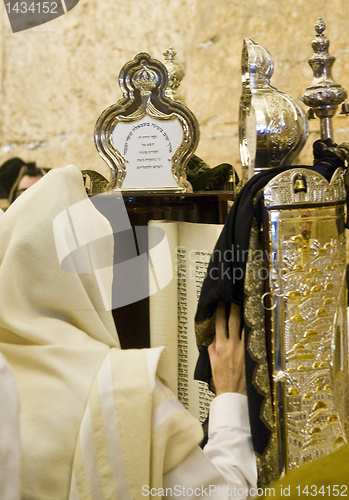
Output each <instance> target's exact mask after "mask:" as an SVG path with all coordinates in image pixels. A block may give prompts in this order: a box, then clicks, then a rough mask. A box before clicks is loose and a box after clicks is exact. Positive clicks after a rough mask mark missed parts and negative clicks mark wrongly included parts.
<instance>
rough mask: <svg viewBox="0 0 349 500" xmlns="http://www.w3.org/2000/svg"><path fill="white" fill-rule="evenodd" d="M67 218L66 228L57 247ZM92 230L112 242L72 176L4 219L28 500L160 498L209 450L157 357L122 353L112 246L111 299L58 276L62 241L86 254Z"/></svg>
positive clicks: (5, 304)
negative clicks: (165, 481) (174, 473)
mask: <svg viewBox="0 0 349 500" xmlns="http://www.w3.org/2000/svg"><path fill="white" fill-rule="evenodd" d="M82 201H83V202H84V206H85V207H86V211H85V210H84V211H83V212H82V213H80V214H79V217H78V219H79V220H78V222H79V224H78V225H76V222H77V219H74V217H75V216H74V208H73V207H76V206H77V205H76V204H78V203H79V202H82ZM65 213H66V215H64V214H65ZM62 214H63V215H64V218H65V220H66V221H67V224H65V222H64V221H63V222H64V223H63V224H61V225H60V226H59V228H60V230H61V233H62V234H61V235H60V234H58V235H57V233H56V235H54V231H53V223H54V222H53V221H54V220H56V221H57V220H61V219H62V220H63V218H62V217H63V216H62ZM84 214H89V216H88V218H87V217H85V216H84ZM57 216H60V217H61V219H57ZM91 220H93V223H91ZM82 228H83V229H82ZM72 229H73V232H72ZM94 229H95V230H96V233H98V234H99V235H100V234H102V235H105V234H109V235H111V234H112V230H111V227H110V224H109V223H108V221H107V220H106V219H105V218H104V217H103V216H102V215H100V214H99V212H98V211H97V210H96V209H95V208H94V207H93V205H92V203H91V202H90V201H89V200H88V199H87V197H86V193H85V190H84V187H83V182H82V176H81V173H80V171H79V170H78V169H77V168H76V167H74V166H68V167H65V168H62V169H55V170H52V171H51V172H49V173H48V174H47V175H46V176H45V177H43V178H42V179H41V180H40V181H38V182H37V183H36V184H35V185H34V186H32V187H31V188H30V189H28V190H27V191H26V192H24V193H23V194H22V195H21V196H20V197H19V198H18V200H16V201H15V202H14V203H13V204H12V205H11V206H10V208H9V209H8V210H7V211H6V213H5V214H4V215H3V216H2V217H1V218H0V234H1V241H0V351H2V352H3V354H4V355H5V357H6V359H7V360H8V362H9V364H10V366H11V369H12V371H13V374H14V377H15V380H16V384H17V388H18V392H19V397H20V403H21V416H20V424H21V438H22V474H21V479H22V499H25V500H65V499H67V500H68V499H69V498H71V499H76V498H79V499H80V500H88V499H97V498H98V499H101V498H105V499H119V498H120V499H122V500H124V499H126V498H132V499H135V500H138V499H139V498H142V490H141V488H142V486H143V483H144V484H145V485H146V486H151V485H152V484H154V485H155V486H156V487H158V486H159V485H160V486H161V482H162V474H163V473H164V472H167V471H168V470H170V469H171V468H173V467H175V466H176V465H178V464H179V463H180V462H181V461H182V460H183V459H184V458H185V456H187V455H188V454H189V453H190V451H191V450H192V449H193V448H194V447H195V445H196V444H197V443H198V442H199V441H200V438H201V426H200V424H199V422H197V421H196V420H195V419H193V418H192V417H191V416H190V415H189V413H187V412H186V411H185V410H184V409H183V408H182V407H179V406H178V404H179V403H178V402H177V400H176V399H175V397H174V395H173V393H172V391H171V382H170V381H169V377H168V375H167V374H166V370H165V364H166V363H165V361H164V359H163V355H162V354H161V351H160V350H147V349H145V350H139V351H133V350H131V351H121V350H120V348H119V340H118V337H117V333H116V331H115V326H114V322H113V318H112V315H111V313H110V311H106V310H105V297H106V296H107V295H108V293H109V292H110V291H111V281H112V264H113V240H112V237H110V238H104V239H103V241H104V245H103V248H100V251H102V252H104V253H105V258H107V261H108V262H109V267H108V265H106V267H105V269H103V270H102V271H103V273H104V276H103V278H104V285H105V284H106V283H107V285H105V288H104V290H103V297H102V295H101V289H100V277H101V276H100V275H98V273H94V272H85V273H80V274H78V273H77V272H67V271H64V270H63V269H62V268H61V267H60V260H59V258H58V256H57V250H56V243H57V241H58V240H59V241H60V243H62V241H63V243H64V241H67V242H68V243H67V245H68V247H69V245H70V246H74V245H76V246H79V245H81V246H83V245H82V242H83V240H84V237H85V236H84V234H83V233H84V231H85V232H86V233H88V237H86V238H85V239H86V240H87V241H88V240H89V238H90V241H91V234H90V233H91V231H93V230H94ZM55 237H56V241H55ZM57 238H58V240H57ZM69 238H70V239H69ZM86 247H87V248H88V245H86ZM69 248H70V247H69ZM69 248H68V250H69ZM90 250H91V249H90ZM87 253H88V251H87ZM89 255H90V256H91V252H90V253H89ZM109 285H110V290H109V291H108V290H107V288H108V286H109ZM156 373H157V377H158V379H159V380H161V384H159V382H156V380H157V377H156ZM73 469H74V476H72V473H73ZM101 491H103V495H102V494H101Z"/></svg>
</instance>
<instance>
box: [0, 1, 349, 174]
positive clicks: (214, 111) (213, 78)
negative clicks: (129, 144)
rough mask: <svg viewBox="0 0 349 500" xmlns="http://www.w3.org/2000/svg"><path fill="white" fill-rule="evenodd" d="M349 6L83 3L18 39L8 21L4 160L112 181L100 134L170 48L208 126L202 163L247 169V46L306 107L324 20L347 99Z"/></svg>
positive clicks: (0, 139)
mask: <svg viewBox="0 0 349 500" xmlns="http://www.w3.org/2000/svg"><path fill="white" fill-rule="evenodd" d="M348 14H349V4H348V3H347V2H346V1H344V0H333V1H331V2H328V1H327V0H308V1H305V0H295V1H294V2H284V1H280V0H268V1H266V0H260V1H259V2H255V1H252V0H246V1H245V2H241V1H239V2H238V1H237V0H218V1H217V0H186V1H185V0H178V1H176V2H173V1H172V2H171V1H170V0H134V1H132V2H122V1H121V0H115V1H110V0H98V1H97V0H80V2H79V4H78V5H77V6H76V7H75V8H74V9H72V10H71V11H70V12H69V13H67V14H66V15H64V16H62V17H60V18H58V19H56V20H54V21H51V22H50V23H47V24H45V25H42V26H39V27H37V28H32V29H30V30H27V31H24V32H20V33H17V34H13V33H12V32H11V29H10V24H9V21H8V19H7V16H6V12H5V10H4V9H1V13H0V16H1V18H0V26H1V38H0V44H1V47H0V67H1V72H0V91H1V113H0V127H1V136H0V151H1V152H2V154H1V157H0V162H2V161H5V160H6V159H7V158H9V157H12V156H14V155H18V156H21V157H23V158H24V159H25V160H36V161H38V163H39V164H41V165H46V166H52V167H58V166H61V165H64V164H66V163H75V164H77V165H78V166H79V167H80V168H96V169H98V170H99V171H100V172H101V173H103V174H104V175H108V168H107V166H106V165H105V164H104V162H103V161H102V160H101V159H100V157H99V156H98V154H97V152H96V150H95V147H94V143H93V131H94V125H95V122H96V120H97V118H98V116H99V114H100V113H101V112H102V111H103V110H104V109H105V108H106V107H107V106H110V105H111V104H113V103H115V102H116V101H117V100H118V99H119V98H120V97H121V91H120V89H119V85H118V75H119V71H120V69H121V67H122V66H123V64H124V63H125V62H127V61H128V60H130V59H132V58H133V57H134V56H135V55H136V54H137V53H138V52H141V51H146V52H148V53H150V54H151V55H152V56H153V57H155V58H158V59H160V60H162V58H163V56H162V52H163V51H164V50H166V49H167V48H168V47H169V46H170V45H173V46H174V48H175V49H176V50H177V53H178V55H177V60H178V62H180V63H181V64H182V65H183V66H184V67H185V70H186V76H185V78H184V80H183V83H182V85H181V88H180V91H181V93H182V95H184V97H185V99H186V103H187V105H188V106H189V107H190V108H191V109H192V111H193V112H194V113H195V115H196V116H197V118H198V121H199V123H200V129H201V140H200V144H199V147H198V150H197V154H198V155H199V156H201V157H202V158H203V159H204V160H205V161H206V162H207V163H208V164H209V165H211V166H215V165H217V164H219V163H223V162H229V163H232V164H234V166H235V167H236V168H237V170H238V171H240V170H241V167H240V160H239V140H238V108H239V99H240V93H241V69H240V59H241V48H242V43H243V39H244V38H245V37H251V38H253V39H254V40H255V41H256V42H257V43H259V44H261V45H263V46H264V47H265V48H267V49H268V50H269V51H270V52H271V54H272V56H273V58H274V61H275V71H274V76H273V78H272V82H271V83H272V85H274V86H275V87H277V88H278V89H279V90H282V91H284V92H287V93H289V94H291V95H293V97H295V98H296V99H299V97H300V95H301V94H302V93H303V92H304V91H305V89H306V87H307V86H308V85H309V84H310V83H311V81H312V72H311V69H310V67H309V66H308V63H307V60H308V58H309V57H310V56H311V54H312V50H311V40H312V39H313V37H314V34H315V32H314V29H313V26H314V23H315V22H316V20H317V18H318V17H319V15H322V16H323V18H324V20H325V22H326V25H327V30H326V34H327V35H328V37H329V38H330V40H331V46H330V50H331V53H332V54H333V55H334V56H335V57H336V58H337V62H336V63H335V66H334V71H333V74H334V77H335V79H336V80H337V81H338V82H339V83H341V84H342V85H343V86H344V87H347V88H348V89H349V58H348V52H349V43H348V38H349V35H348V30H347V25H346V24H347V18H348ZM318 130H319V127H318V123H315V122H314V123H311V124H310V135H309V139H308V143H307V145H306V147H305V148H304V150H303V151H302V152H301V154H300V155H299V158H298V159H297V161H299V162H300V163H306V164H308V163H311V162H312V152H311V150H312V141H313V140H315V139H316V138H318ZM348 131H349V118H347V117H342V116H341V117H338V118H336V120H335V138H336V140H337V142H342V141H345V140H348V141H349V136H348Z"/></svg>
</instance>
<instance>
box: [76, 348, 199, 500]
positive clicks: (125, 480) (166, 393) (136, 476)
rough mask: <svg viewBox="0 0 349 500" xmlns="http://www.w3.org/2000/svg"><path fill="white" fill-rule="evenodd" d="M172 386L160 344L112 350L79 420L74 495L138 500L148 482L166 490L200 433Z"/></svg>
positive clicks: (100, 499) (86, 499)
mask: <svg viewBox="0 0 349 500" xmlns="http://www.w3.org/2000/svg"><path fill="white" fill-rule="evenodd" d="M171 388H173V381H171V378H170V376H169V374H168V371H167V361H166V357H165V356H164V353H163V348H155V349H141V350H124V351H123V350H120V349H117V348H113V349H111V350H110V351H109V353H108V354H107V356H106V358H105V359H104V361H103V363H102V366H101V368H100V370H99V372H98V374H97V377H96V379H95V381H94V383H93V385H92V389H91V392H90V395H89V400H88V404H87V406H86V409H85V413H84V416H83V420H82V422H81V426H80V431H79V436H78V440H77V443H76V447H75V455H74V463H73V472H72V479H71V486H70V495H69V500H131V499H134V500H139V499H140V498H143V496H144V493H143V495H142V491H143V492H144V491H145V490H142V488H143V487H146V488H156V489H159V488H161V486H162V477H163V474H164V473H166V472H168V471H169V470H171V469H172V468H174V467H176V466H177V465H178V464H179V463H181V462H182V461H183V460H184V458H185V457H186V456H187V455H188V454H189V453H190V452H191V451H192V450H193V448H194V447H195V446H196V445H197V444H198V443H199V442H200V440H201V438H202V430H201V426H200V424H199V422H198V421H197V420H196V419H195V418H194V417H192V416H191V415H190V414H189V413H188V412H187V411H186V410H185V409H184V407H183V406H182V405H181V403H180V402H179V401H178V399H177V398H176V397H175V395H174V393H173V391H172V390H171Z"/></svg>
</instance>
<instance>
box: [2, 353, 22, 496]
mask: <svg viewBox="0 0 349 500" xmlns="http://www.w3.org/2000/svg"><path fill="white" fill-rule="evenodd" d="M19 474H20V436H19V401H18V395H17V389H16V385H15V380H14V378H13V375H12V373H11V370H10V368H9V366H8V363H7V362H6V360H5V358H4V357H3V356H2V355H1V353H0V498H1V500H19V493H20V490H19Z"/></svg>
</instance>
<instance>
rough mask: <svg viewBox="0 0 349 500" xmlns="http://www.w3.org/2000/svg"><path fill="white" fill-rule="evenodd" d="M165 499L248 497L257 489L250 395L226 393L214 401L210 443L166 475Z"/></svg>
mask: <svg viewBox="0 0 349 500" xmlns="http://www.w3.org/2000/svg"><path fill="white" fill-rule="evenodd" d="M163 488H164V493H165V495H164V498H168V499H170V498H171V497H172V498H173V497H174V498H178V499H183V500H184V499H187V500H188V499H189V498H193V499H200V498H211V499H219V500H228V499H234V500H237V499H246V498H249V497H250V496H254V494H255V493H256V489H257V466H256V459H255V455H254V451H253V447H252V439H251V431H250V425H249V418H248V409H247V397H246V396H243V395H242V394H235V393H225V394H221V395H220V396H217V397H216V398H215V399H214V400H213V401H212V403H211V409H210V418H209V430H208V443H207V445H206V446H205V448H204V450H201V449H200V448H199V447H197V448H195V450H194V451H192V452H191V453H190V455H188V457H187V458H186V459H185V460H184V461H183V462H182V463H181V464H180V465H179V466H178V467H176V468H175V469H173V470H171V471H169V472H168V473H167V474H165V475H164V483H163Z"/></svg>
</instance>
